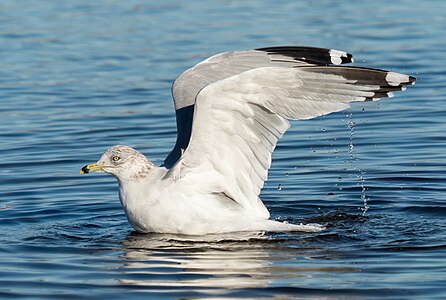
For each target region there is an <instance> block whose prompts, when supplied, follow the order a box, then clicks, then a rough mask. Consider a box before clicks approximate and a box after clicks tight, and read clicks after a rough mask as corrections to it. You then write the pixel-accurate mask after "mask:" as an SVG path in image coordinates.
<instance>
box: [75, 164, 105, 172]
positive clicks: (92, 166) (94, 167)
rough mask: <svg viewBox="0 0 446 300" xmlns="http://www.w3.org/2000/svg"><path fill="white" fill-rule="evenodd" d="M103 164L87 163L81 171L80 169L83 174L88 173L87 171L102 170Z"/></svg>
mask: <svg viewBox="0 0 446 300" xmlns="http://www.w3.org/2000/svg"><path fill="white" fill-rule="evenodd" d="M102 168H103V167H102V166H98V165H97V164H95V163H94V164H89V165H86V166H85V167H83V168H82V169H81V170H80V171H79V173H81V174H87V173H90V172H98V171H101V170H102Z"/></svg>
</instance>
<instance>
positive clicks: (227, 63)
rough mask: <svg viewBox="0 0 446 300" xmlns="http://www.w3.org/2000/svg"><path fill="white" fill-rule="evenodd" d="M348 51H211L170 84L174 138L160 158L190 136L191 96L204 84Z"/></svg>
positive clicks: (345, 57)
mask: <svg viewBox="0 0 446 300" xmlns="http://www.w3.org/2000/svg"><path fill="white" fill-rule="evenodd" d="M352 61H353V58H352V55H351V54H348V53H346V52H343V51H338V50H333V49H325V48H315V47H287V46H285V47H269V48H260V49H256V50H248V51H236V52H225V53H221V54H217V55H214V56H212V57H210V58H208V59H206V60H204V61H203V62H201V63H199V64H197V65H196V66H194V67H192V68H190V69H188V70H187V71H185V72H184V73H182V74H181V75H180V76H179V77H178V78H177V79H176V80H175V82H174V84H173V86H172V95H173V98H174V104H175V110H176V118H177V141H176V144H175V147H174V149H173V150H172V152H171V153H170V154H169V156H168V157H167V158H166V160H165V161H164V166H166V167H167V168H170V167H171V166H172V165H173V164H174V163H175V162H176V161H177V160H178V159H179V157H180V156H181V153H182V151H184V150H185V149H186V148H187V146H188V144H189V139H190V133H191V129H192V120H193V114H194V106H195V100H196V97H197V95H198V93H199V92H200V91H201V90H202V89H203V88H204V87H206V86H207V85H209V84H211V83H213V82H216V81H219V80H222V79H225V78H228V77H230V76H234V75H237V74H240V73H242V72H245V71H248V70H252V69H256V68H261V67H272V66H276V67H286V68H291V67H300V66H316V65H321V66H326V65H332V64H333V65H338V64H342V63H350V62H352Z"/></svg>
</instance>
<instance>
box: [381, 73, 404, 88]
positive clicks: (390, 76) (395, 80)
mask: <svg viewBox="0 0 446 300" xmlns="http://www.w3.org/2000/svg"><path fill="white" fill-rule="evenodd" d="M386 81H387V83H388V84H389V85H392V86H397V85H400V84H401V83H403V82H409V76H407V75H402V74H398V73H395V72H389V73H387V75H386Z"/></svg>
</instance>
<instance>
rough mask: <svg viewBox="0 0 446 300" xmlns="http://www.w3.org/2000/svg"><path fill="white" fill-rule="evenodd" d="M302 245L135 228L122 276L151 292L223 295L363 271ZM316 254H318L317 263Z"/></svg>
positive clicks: (251, 236) (263, 238)
mask: <svg viewBox="0 0 446 300" xmlns="http://www.w3.org/2000/svg"><path fill="white" fill-rule="evenodd" d="M302 243H304V241H302ZM299 244H300V245H301V246H302V247H290V245H289V241H287V239H281V238H277V237H271V236H269V235H265V234H264V233H238V234H230V235H229V234H228V235H226V236H225V235H212V236H206V237H203V236H200V237H192V236H178V235H166V234H148V235H141V234H135V233H132V234H130V235H129V236H128V237H127V239H126V240H125V241H124V242H123V246H124V253H123V255H124V257H123V265H122V266H121V268H120V269H121V270H120V271H121V272H120V273H121V274H122V275H121V278H120V280H119V281H120V283H121V284H123V285H132V286H135V285H137V286H139V287H141V288H143V287H146V288H148V289H150V290H151V291H153V290H154V289H155V290H156V289H160V290H162V289H164V290H165V289H169V288H174V289H175V290H176V291H178V289H180V290H183V289H187V290H190V289H193V290H200V292H205V293H211V294H219V293H224V292H225V290H227V289H244V288H262V287H267V286H276V285H277V284H280V283H282V284H283V283H284V282H287V284H288V285H291V286H292V285H297V286H303V285H308V284H311V280H312V277H313V276H314V274H321V273H324V275H323V276H326V275H327V273H330V274H331V275H333V276H335V274H333V273H338V272H357V271H358V270H355V269H354V268H348V267H345V268H344V267H342V268H339V265H337V267H334V265H331V264H326V265H325V264H324V265H321V264H320V258H321V257H323V256H326V255H327V253H326V251H324V249H317V248H314V247H309V246H308V245H306V246H303V245H302V244H301V243H300V242H299ZM330 255H332V254H330ZM312 256H313V257H315V256H318V258H319V263H318V264H317V265H314V261H312ZM335 256H336V255H335ZM326 259H327V261H330V260H331V259H332V257H327V258H326Z"/></svg>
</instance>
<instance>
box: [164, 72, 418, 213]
mask: <svg viewBox="0 0 446 300" xmlns="http://www.w3.org/2000/svg"><path fill="white" fill-rule="evenodd" d="M414 81H415V78H413V77H409V76H406V75H402V74H397V73H394V72H387V71H383V70H375V69H365V68H354V67H335V66H306V67H297V68H296V67H294V68H286V67H261V68H256V69H252V70H249V71H245V72H242V73H240V74H238V75H234V76H231V77H228V78H226V79H223V80H219V81H216V82H214V83H212V84H209V85H208V86H206V87H205V88H203V89H202V90H201V91H200V92H199V94H198V96H197V97H196V106H195V110H196V111H195V114H194V121H193V125H192V135H191V140H190V143H189V146H188V148H187V150H186V151H185V153H184V155H183V156H182V157H181V158H180V160H179V161H178V162H177V163H176V164H175V166H174V167H173V168H172V169H171V170H169V173H170V174H171V175H172V176H174V177H175V178H182V177H185V176H194V174H195V175H197V174H199V178H202V179H203V180H204V182H197V184H203V188H206V186H211V185H212V184H218V187H216V186H215V185H214V186H212V189H211V190H210V191H209V192H213V191H216V190H219V191H221V193H222V195H225V196H226V197H227V198H228V200H229V199H230V200H232V201H236V202H237V203H239V204H240V205H242V206H243V207H245V208H247V209H250V210H252V211H253V213H257V214H258V215H259V216H263V217H267V216H268V212H267V210H266V209H265V207H264V206H263V204H262V202H261V201H260V200H259V197H258V196H259V193H260V190H261V188H262V187H263V184H264V181H265V180H266V179H267V173H268V169H269V167H270V165H271V155H272V152H273V150H274V148H275V146H276V143H277V140H278V139H279V138H280V137H282V135H283V134H284V133H285V131H286V130H287V129H288V127H289V123H288V121H287V119H294V120H302V119H311V118H314V117H317V116H321V115H325V114H328V113H331V112H336V111H340V110H343V109H345V108H347V107H349V102H356V101H367V100H373V99H377V98H382V97H388V96H391V93H392V92H393V91H398V90H403V89H404V86H405V85H408V84H411V83H413V82H414ZM214 178H218V180H215V181H212V179H214ZM208 181H209V182H208ZM211 181H212V182H211Z"/></svg>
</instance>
